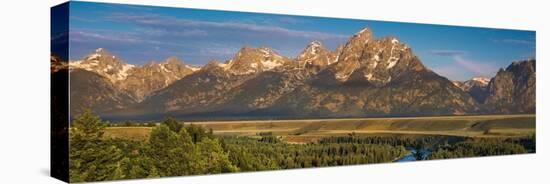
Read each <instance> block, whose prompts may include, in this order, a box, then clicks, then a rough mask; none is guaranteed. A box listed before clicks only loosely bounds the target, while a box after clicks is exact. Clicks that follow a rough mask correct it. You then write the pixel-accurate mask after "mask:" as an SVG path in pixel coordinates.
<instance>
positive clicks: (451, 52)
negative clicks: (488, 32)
mask: <svg viewBox="0 0 550 184" xmlns="http://www.w3.org/2000/svg"><path fill="white" fill-rule="evenodd" d="M429 53H430V54H433V55H437V56H462V55H465V54H467V52H466V51H462V50H431V51H429Z"/></svg>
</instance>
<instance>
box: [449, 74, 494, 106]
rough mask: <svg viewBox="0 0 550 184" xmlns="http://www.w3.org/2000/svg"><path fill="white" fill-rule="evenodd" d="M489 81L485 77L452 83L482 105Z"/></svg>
mask: <svg viewBox="0 0 550 184" xmlns="http://www.w3.org/2000/svg"><path fill="white" fill-rule="evenodd" d="M489 81H491V79H488V78H485V77H474V78H472V79H470V80H467V81H464V82H460V81H453V84H455V85H456V86H457V87H459V88H460V89H462V90H463V91H465V92H467V93H468V94H470V96H472V97H473V98H474V99H475V100H476V101H477V102H479V103H483V102H485V98H487V95H488V91H487V85H489Z"/></svg>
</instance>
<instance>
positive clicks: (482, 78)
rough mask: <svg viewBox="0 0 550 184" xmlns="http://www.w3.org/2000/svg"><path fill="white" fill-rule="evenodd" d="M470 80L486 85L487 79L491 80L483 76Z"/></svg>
mask: <svg viewBox="0 0 550 184" xmlns="http://www.w3.org/2000/svg"><path fill="white" fill-rule="evenodd" d="M472 81H477V82H480V83H482V84H484V85H487V84H489V81H491V79H488V78H485V77H474V78H472Z"/></svg>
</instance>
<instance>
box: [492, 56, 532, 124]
mask: <svg viewBox="0 0 550 184" xmlns="http://www.w3.org/2000/svg"><path fill="white" fill-rule="evenodd" d="M535 62H536V60H534V59H530V60H525V61H516V62H513V63H512V64H511V65H510V66H508V67H507V68H506V69H500V70H499V71H498V73H497V74H496V76H495V77H494V78H493V79H491V82H489V84H488V86H487V88H488V89H487V91H488V96H487V98H486V99H485V106H486V108H487V110H488V112H494V113H535V112H536V65H535Z"/></svg>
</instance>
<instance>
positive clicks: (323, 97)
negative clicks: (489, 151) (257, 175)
mask: <svg viewBox="0 0 550 184" xmlns="http://www.w3.org/2000/svg"><path fill="white" fill-rule="evenodd" d="M51 60H52V61H51V62H52V72H57V71H66V70H57V69H55V68H56V67H57V66H67V65H68V67H69V70H68V71H69V72H70V84H71V85H70V92H71V93H70V97H71V98H70V102H71V103H70V109H71V114H73V115H74V114H79V113H81V112H82V111H83V110H84V109H91V110H92V111H94V112H95V113H98V114H100V115H101V116H102V117H104V118H106V119H111V120H115V121H116V120H156V119H161V118H163V117H166V116H173V117H176V118H180V119H248V118H250V119H277V118H337V117H338V118H341V117H387V116H432V115H467V114H510V113H535V76H536V75H535V73H536V71H535V60H534V59H529V60H525V61H516V62H513V63H512V64H511V65H510V66H508V67H507V68H506V69H501V70H500V71H499V72H498V73H497V74H496V76H494V77H493V78H491V79H488V78H481V77H476V78H473V79H471V80H468V81H464V82H460V81H451V80H449V79H447V78H445V77H443V76H440V75H439V74H437V73H435V72H433V71H432V70H430V69H429V68H427V67H426V66H424V65H423V64H422V62H421V61H420V59H419V58H418V57H417V56H416V55H414V53H413V50H412V48H410V47H409V46H407V45H406V44H404V43H401V42H400V41H399V40H398V39H397V38H394V37H384V38H380V39H376V38H374V37H373V35H372V32H371V31H370V30H369V29H368V28H364V29H362V30H360V31H359V32H357V33H356V34H354V35H353V36H351V37H350V38H349V39H348V41H347V42H346V43H345V44H343V45H341V46H340V47H338V48H337V49H336V50H334V51H331V50H329V49H327V48H325V47H324V46H323V44H322V43H321V42H319V41H313V42H311V43H309V44H308V45H307V46H306V47H305V48H304V50H303V51H302V52H301V53H300V54H299V55H298V56H297V57H295V58H287V57H285V56H282V55H280V54H279V53H277V52H276V51H274V50H272V49H270V48H267V47H260V48H252V47H243V48H241V49H240V50H239V51H238V52H237V53H236V54H235V55H234V56H233V58H231V59H229V60H227V61H224V62H221V61H210V62H208V64H206V65H204V66H200V67H199V66H192V65H188V64H184V62H183V61H181V60H179V59H178V58H175V57H170V58H167V59H166V60H164V61H161V62H151V63H148V64H145V65H142V66H135V65H131V64H127V63H125V62H124V61H123V60H121V59H120V58H118V57H116V56H114V55H112V54H110V53H109V52H108V51H106V50H105V49H97V50H95V51H93V52H91V53H90V54H88V55H87V56H85V57H83V58H81V59H80V60H78V61H70V62H68V64H65V65H64V64H59V63H60V62H59V61H58V60H59V59H58V58H57V57H53V56H52V59H51ZM54 60H55V61H54ZM54 65H55V66H56V67H54Z"/></svg>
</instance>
